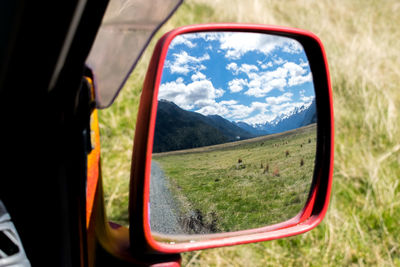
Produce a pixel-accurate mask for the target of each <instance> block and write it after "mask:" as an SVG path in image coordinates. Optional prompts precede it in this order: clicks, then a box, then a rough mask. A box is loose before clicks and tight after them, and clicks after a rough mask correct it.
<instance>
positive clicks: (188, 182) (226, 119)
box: [149, 32, 317, 240]
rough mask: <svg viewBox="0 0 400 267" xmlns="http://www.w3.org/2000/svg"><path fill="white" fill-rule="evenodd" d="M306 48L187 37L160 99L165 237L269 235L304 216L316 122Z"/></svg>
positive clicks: (158, 179) (273, 41) (158, 154)
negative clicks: (264, 230)
mask: <svg viewBox="0 0 400 267" xmlns="http://www.w3.org/2000/svg"><path fill="white" fill-rule="evenodd" d="M316 112H317V111H316V104H315V91H314V85H313V79H312V73H311V70H310V67H309V63H308V59H307V56H306V54H305V52H304V49H303V47H302V45H301V44H300V43H299V42H297V41H296V40H294V39H291V38H287V37H282V36H277V35H269V34H262V33H248V32H247V33H246V32H203V33H190V34H184V35H179V36H177V37H175V38H174V39H173V41H172V42H171V44H170V46H169V50H168V54H167V57H166V59H165V62H164V69H163V74H162V81H161V84H160V87H159V93H158V108H157V117H156V127H155V133H154V146H153V156H152V165H151V178H150V179H151V182H150V203H149V213H150V216H149V218H150V226H151V230H152V234H153V236H155V238H156V240H157V235H160V236H162V235H168V236H170V237H173V236H177V235H189V236H190V235H196V234H197V235H204V234H211V233H226V232H233V231H240V230H247V229H253V228H259V227H264V226H268V225H273V224H277V223H281V222H284V221H287V220H289V219H291V218H293V217H295V216H296V215H298V214H299V213H300V212H301V211H302V209H303V208H304V206H305V204H306V201H307V199H308V196H309V192H310V186H311V182H312V178H313V171H314V164H315V155H316V142H317V141H316V140H317V113H316Z"/></svg>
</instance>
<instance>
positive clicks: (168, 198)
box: [149, 161, 183, 234]
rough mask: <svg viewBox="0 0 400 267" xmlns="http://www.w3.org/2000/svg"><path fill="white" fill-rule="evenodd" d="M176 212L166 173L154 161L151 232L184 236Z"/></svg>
mask: <svg viewBox="0 0 400 267" xmlns="http://www.w3.org/2000/svg"><path fill="white" fill-rule="evenodd" d="M176 211H177V208H176V204H175V202H174V199H173V198H172V195H171V193H170V191H169V190H168V182H167V180H166V178H165V175H164V172H163V170H162V169H161V167H160V164H158V163H157V162H155V161H152V162H151V176H150V208H149V212H150V226H151V230H152V231H156V232H158V233H162V234H182V233H183V231H182V229H181V227H180V225H179V222H178V218H177V213H176Z"/></svg>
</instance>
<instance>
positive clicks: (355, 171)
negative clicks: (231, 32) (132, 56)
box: [100, 0, 400, 266]
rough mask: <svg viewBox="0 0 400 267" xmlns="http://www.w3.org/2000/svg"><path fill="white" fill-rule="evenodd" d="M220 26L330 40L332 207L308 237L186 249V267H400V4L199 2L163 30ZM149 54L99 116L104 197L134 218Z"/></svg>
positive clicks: (120, 216)
mask: <svg viewBox="0 0 400 267" xmlns="http://www.w3.org/2000/svg"><path fill="white" fill-rule="evenodd" d="M218 21H220V22H222V21H224V22H227V21H232V22H234V21H237V22H253V23H266V24H277V25H285V26H293V27H297V28H303V29H307V30H309V31H312V32H314V33H315V34H317V35H318V36H319V37H320V38H321V40H322V41H323V43H324V45H325V49H326V52H327V56H328V61H329V64H330V70H331V78H332V85H333V95H334V108H335V124H336V144H335V146H336V147H335V153H336V157H335V172H334V184H333V194H332V202H331V205H330V208H329V211H328V214H327V217H326V218H325V220H324V221H323V223H322V224H321V225H320V226H318V227H317V228H316V229H314V230H313V231H311V232H309V233H306V234H303V235H301V236H297V237H292V238H286V239H282V240H277V241H271V242H264V243H258V244H251V245H244V246H237V247H228V248H220V249H212V250H205V251H201V252H193V253H186V254H184V256H183V257H184V261H183V265H186V264H187V263H190V264H189V265H190V266H204V265H211V266H269V265H270V266H279V265H283V266H311V265H312V266H325V265H330V266H337V265H339V266H348V265H360V266H375V265H378V266H400V245H399V240H400V229H399V223H398V221H399V219H400V186H399V177H400V152H399V150H400V141H399V140H400V139H399V136H400V123H399V121H400V111H399V107H400V93H399V90H400V86H399V84H400V82H399V80H400V50H399V47H400V30H399V22H400V2H398V1H395V0H386V1H372V0H337V1H327V0H326V1H322V0H315V1H300V0H299V1H266V0H258V1H256V0H254V1H240V0H213V1H206V0H196V1H195V0H192V1H187V2H186V4H185V5H183V6H182V7H181V8H180V10H178V12H177V13H176V14H175V15H174V17H173V18H172V19H171V20H170V21H169V22H168V23H167V24H166V25H165V26H164V27H163V28H162V30H161V32H165V31H167V30H169V29H171V28H174V27H177V26H180V25H185V24H193V23H203V22H218ZM150 49H151V48H150ZM149 54H150V52H149V51H148V52H146V55H145V56H144V58H143V60H142V62H141V64H139V66H138V68H137V70H136V71H135V73H134V75H133V77H132V78H131V80H130V82H131V83H130V84H128V85H127V86H126V88H125V89H124V92H123V94H122V95H121V96H120V97H119V99H118V101H117V102H116V103H115V104H114V106H113V107H112V108H110V109H109V110H106V111H102V112H101V114H100V115H101V116H102V117H101V120H102V121H101V122H102V125H101V129H102V135H103V139H102V140H103V143H102V146H103V151H102V152H103V153H102V157H103V163H104V178H105V182H106V195H107V197H108V199H114V200H113V203H112V204H109V205H110V209H109V214H111V218H114V219H117V220H119V221H126V208H121V207H120V205H119V203H118V201H117V200H119V199H120V198H118V197H117V196H123V194H126V192H127V191H126V190H127V187H126V185H127V179H128V177H129V164H130V163H129V161H130V155H131V150H130V149H131V145H132V143H131V140H132V136H133V130H132V129H133V128H134V122H135V118H136V110H137V101H138V94H139V92H140V85H141V79H142V78H143V76H144V71H145V68H146V65H147V62H148V58H149ZM121 121H122V123H121ZM120 183H121V185H120V186H119V187H117V184H120ZM115 188H117V189H115ZM124 190H125V191H124ZM113 192H116V193H115V194H114V195H115V196H116V197H114V198H111V196H112V195H113ZM124 192H125V193H124ZM122 199H123V197H122ZM122 202H123V201H122ZM113 214H114V215H113ZM124 216H125V217H124ZM124 218H125V219H124Z"/></svg>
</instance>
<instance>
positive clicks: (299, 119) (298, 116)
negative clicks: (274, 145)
mask: <svg viewBox="0 0 400 267" xmlns="http://www.w3.org/2000/svg"><path fill="white" fill-rule="evenodd" d="M315 122H317V108H316V105H315V99H314V100H313V101H312V102H311V103H310V104H308V105H303V106H301V107H298V108H295V109H294V110H293V111H292V112H290V113H288V114H282V115H281V116H279V117H277V118H275V119H274V120H273V121H270V122H267V123H265V124H256V125H249V124H247V123H244V122H238V123H236V125H238V126H239V127H242V128H243V129H245V130H246V131H248V132H251V133H253V134H256V133H257V132H258V133H268V134H273V133H280V132H285V131H289V130H293V129H296V128H299V127H303V126H306V125H308V124H311V123H315ZM249 127H250V128H253V130H252V131H251V129H250V128H249ZM258 135H261V134H258Z"/></svg>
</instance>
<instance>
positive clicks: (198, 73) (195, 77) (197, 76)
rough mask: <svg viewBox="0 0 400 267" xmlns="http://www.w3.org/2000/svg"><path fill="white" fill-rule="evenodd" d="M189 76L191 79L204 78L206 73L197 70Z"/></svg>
mask: <svg viewBox="0 0 400 267" xmlns="http://www.w3.org/2000/svg"><path fill="white" fill-rule="evenodd" d="M191 78H192V81H198V80H204V79H205V78H206V75H204V74H203V73H201V72H200V71H198V72H196V73H195V74H193V75H192V77H191Z"/></svg>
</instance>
